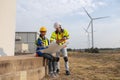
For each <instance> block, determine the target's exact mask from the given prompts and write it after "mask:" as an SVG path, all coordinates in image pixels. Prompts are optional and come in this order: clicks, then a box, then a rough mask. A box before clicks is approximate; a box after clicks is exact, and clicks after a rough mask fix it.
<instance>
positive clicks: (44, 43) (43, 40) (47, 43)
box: [35, 37, 49, 47]
mask: <svg viewBox="0 0 120 80" xmlns="http://www.w3.org/2000/svg"><path fill="white" fill-rule="evenodd" d="M39 39H40V40H41V41H42V43H43V46H44V47H45V46H48V45H49V40H48V38H46V37H45V38H44V39H43V38H41V37H39V38H38V39H37V40H36V42H35V44H36V45H37V46H40V45H38V40H39Z"/></svg>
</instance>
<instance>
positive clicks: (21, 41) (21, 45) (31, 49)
mask: <svg viewBox="0 0 120 80" xmlns="http://www.w3.org/2000/svg"><path fill="white" fill-rule="evenodd" d="M37 36H38V34H37V32H16V34H15V37H16V41H15V45H16V46H15V52H16V53H17V52H18V53H21V52H22V53H35V50H36V45H35V40H37ZM27 45H28V50H27Z"/></svg>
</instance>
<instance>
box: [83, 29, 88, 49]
mask: <svg viewBox="0 0 120 80" xmlns="http://www.w3.org/2000/svg"><path fill="white" fill-rule="evenodd" d="M83 29H84V31H85V32H86V33H87V38H88V49H89V48H90V32H89V31H88V30H87V29H85V28H83Z"/></svg>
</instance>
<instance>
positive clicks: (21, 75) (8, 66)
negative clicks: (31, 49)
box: [0, 55, 45, 80]
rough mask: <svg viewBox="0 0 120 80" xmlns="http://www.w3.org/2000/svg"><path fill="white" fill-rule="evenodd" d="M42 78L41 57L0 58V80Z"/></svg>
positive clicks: (37, 79)
mask: <svg viewBox="0 0 120 80" xmlns="http://www.w3.org/2000/svg"><path fill="white" fill-rule="evenodd" d="M44 76H45V66H43V58H42V57H34V55H27V56H5V57H1V58H0V80H41V79H42V78H43V77H44Z"/></svg>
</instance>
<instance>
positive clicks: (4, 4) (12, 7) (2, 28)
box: [0, 0, 16, 56]
mask: <svg viewBox="0 0 120 80" xmlns="http://www.w3.org/2000/svg"><path fill="white" fill-rule="evenodd" d="M15 19H16V0H0V56H13V55H14V42H15V23H16V20H15Z"/></svg>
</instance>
